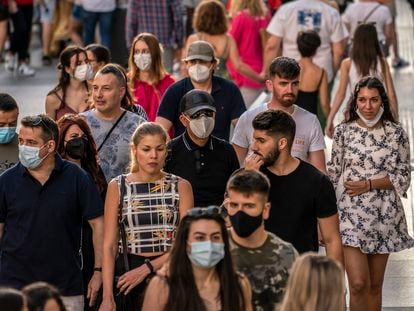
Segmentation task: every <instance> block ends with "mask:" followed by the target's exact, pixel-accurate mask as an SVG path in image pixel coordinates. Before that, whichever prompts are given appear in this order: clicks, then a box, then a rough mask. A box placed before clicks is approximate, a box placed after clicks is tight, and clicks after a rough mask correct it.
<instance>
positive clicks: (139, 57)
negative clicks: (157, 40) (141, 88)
mask: <svg viewBox="0 0 414 311" xmlns="http://www.w3.org/2000/svg"><path fill="white" fill-rule="evenodd" d="M134 63H135V65H137V67H138V68H139V70H142V71H147V70H149V69H150V67H151V63H152V58H151V54H150V53H139V54H135V55H134Z"/></svg>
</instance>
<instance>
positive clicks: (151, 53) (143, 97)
mask: <svg viewBox="0 0 414 311" xmlns="http://www.w3.org/2000/svg"><path fill="white" fill-rule="evenodd" d="M161 54H162V51H161V48H160V44H159V42H158V40H157V38H156V37H155V36H154V35H153V34H150V33H141V34H139V35H138V36H137V37H135V39H134V41H133V42H132V45H131V52H130V54H129V63H128V64H129V73H128V76H129V87H130V89H131V90H133V95H134V100H135V103H136V104H139V105H141V106H142V107H143V108H144V110H145V112H146V113H147V115H148V120H149V121H154V120H155V117H156V116H157V111H158V107H159V105H160V101H161V98H162V96H163V95H164V93H165V91H166V90H167V88H168V87H169V86H170V85H171V84H173V83H174V79H173V77H172V76H171V75H170V74H169V73H168V72H166V71H165V68H164V64H163V63H162V57H161Z"/></svg>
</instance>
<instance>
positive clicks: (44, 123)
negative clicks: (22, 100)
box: [0, 115, 103, 311]
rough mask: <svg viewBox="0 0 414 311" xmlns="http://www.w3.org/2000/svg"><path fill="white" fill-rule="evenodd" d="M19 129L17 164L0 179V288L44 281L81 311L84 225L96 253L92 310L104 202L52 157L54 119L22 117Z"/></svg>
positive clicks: (85, 179)
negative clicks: (91, 232) (90, 236)
mask: <svg viewBox="0 0 414 311" xmlns="http://www.w3.org/2000/svg"><path fill="white" fill-rule="evenodd" d="M21 125H22V126H21V129H20V131H19V159H20V163H18V164H17V165H15V166H13V167H11V168H10V169H8V170H7V171H5V172H4V173H3V174H2V175H1V176H0V239H1V240H0V251H1V257H0V285H4V286H12V287H15V288H18V289H20V288H22V287H23V286H25V285H27V284H30V283H32V282H36V281H45V282H48V283H50V284H53V285H55V286H56V287H58V288H59V290H60V292H61V294H62V295H63V300H64V303H65V304H66V305H67V306H68V309H70V310H76V311H78V310H79V311H80V310H83V295H82V294H83V284H82V273H81V268H82V267H81V266H82V259H81V253H80V249H81V228H82V221H83V220H87V221H88V222H89V223H90V225H91V227H92V230H93V244H94V245H93V246H94V250H95V267H96V271H95V273H94V275H93V276H92V279H91V281H90V282H89V285H88V296H89V298H90V304H93V302H94V300H95V297H96V293H97V291H98V289H99V287H100V285H101V282H102V276H101V258H102V239H103V217H102V214H103V207H102V201H101V199H100V196H99V194H98V191H97V189H96V186H95V185H94V184H93V182H92V180H91V178H89V176H88V175H87V173H86V172H85V171H83V170H82V169H81V168H79V167H78V166H77V165H76V164H73V163H70V162H68V161H65V160H62V158H61V157H60V156H59V155H57V154H56V150H57V147H58V146H57V144H58V136H59V131H58V127H57V125H56V123H55V122H54V121H53V120H52V119H50V118H48V117H47V116H45V115H39V116H34V117H25V118H23V119H22V121H21Z"/></svg>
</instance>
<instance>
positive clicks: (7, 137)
mask: <svg viewBox="0 0 414 311" xmlns="http://www.w3.org/2000/svg"><path fill="white" fill-rule="evenodd" d="M14 136H16V127H0V144H8V143H9V142H11V141H12V140H13V138H14Z"/></svg>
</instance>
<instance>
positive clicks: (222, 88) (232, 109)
mask: <svg viewBox="0 0 414 311" xmlns="http://www.w3.org/2000/svg"><path fill="white" fill-rule="evenodd" d="M192 89H194V86H193V84H192V83H191V79H190V78H185V79H182V80H180V81H177V82H175V83H174V84H172V85H171V86H170V87H169V88H168V89H167V91H166V92H165V94H164V96H163V98H162V100H161V103H160V107H159V108H158V116H159V117H163V118H165V119H167V120H170V121H171V122H172V123H173V126H174V134H175V136H174V137H177V136H179V135H181V134H182V133H184V131H185V128H184V126H183V125H182V124H181V121H180V120H179V117H180V114H181V111H180V101H181V98H182V97H183V96H184V95H185V94H186V93H187V92H189V91H191V90H192ZM211 96H212V97H213V98H214V102H215V105H216V109H217V112H216V123H215V126H214V131H213V133H212V134H213V135H214V136H216V137H218V138H221V139H224V140H227V141H228V140H229V135H230V125H231V121H232V120H235V119H238V118H239V117H240V116H241V115H242V114H243V112H245V111H246V106H245V105H244V100H243V97H242V96H241V93H240V90H239V88H238V87H237V86H236V85H235V84H234V83H233V82H231V81H229V80H226V79H223V78H220V77H217V76H213V78H212V90H211Z"/></svg>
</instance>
